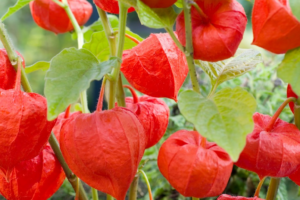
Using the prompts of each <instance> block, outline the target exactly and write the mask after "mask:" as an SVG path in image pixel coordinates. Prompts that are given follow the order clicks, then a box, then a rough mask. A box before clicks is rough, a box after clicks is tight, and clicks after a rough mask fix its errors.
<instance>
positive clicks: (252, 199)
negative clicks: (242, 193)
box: [217, 194, 263, 200]
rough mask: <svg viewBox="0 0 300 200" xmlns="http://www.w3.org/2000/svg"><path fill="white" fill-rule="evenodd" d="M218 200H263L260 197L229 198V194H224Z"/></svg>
mask: <svg viewBox="0 0 300 200" xmlns="http://www.w3.org/2000/svg"><path fill="white" fill-rule="evenodd" d="M217 200H263V199H261V198H258V197H249V198H247V197H238V196H236V197H235V196H229V195H227V194H223V195H221V196H220V197H219V198H218V199H217Z"/></svg>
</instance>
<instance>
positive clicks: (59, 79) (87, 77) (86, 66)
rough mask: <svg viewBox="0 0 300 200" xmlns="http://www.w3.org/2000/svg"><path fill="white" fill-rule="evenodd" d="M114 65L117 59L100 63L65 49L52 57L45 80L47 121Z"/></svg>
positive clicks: (88, 56)
mask: <svg viewBox="0 0 300 200" xmlns="http://www.w3.org/2000/svg"><path fill="white" fill-rule="evenodd" d="M117 62H118V60H117V58H112V59H110V60H109V61H106V62H102V63H100V62H99V61H98V59H97V58H96V57H95V56H94V55H93V54H92V53H91V52H89V51H88V50H85V49H80V50H77V49H75V48H68V49H64V50H63V51H62V52H60V53H59V54H58V55H56V56H55V57H54V58H53V59H52V60H51V64H50V69H49V71H48V72H47V73H46V77H45V80H46V81H45V95H46V97H47V103H48V120H53V119H55V118H56V117H57V116H58V115H59V114H60V113H61V112H63V111H64V110H65V109H66V108H67V107H68V105H70V104H72V103H75V102H76V101H77V100H78V98H79V96H80V93H81V92H83V91H84V90H86V89H88V88H89V85H90V82H91V81H93V80H100V79H102V77H103V76H104V75H105V74H107V73H109V72H110V71H111V70H112V68H113V67H115V66H116V64H117Z"/></svg>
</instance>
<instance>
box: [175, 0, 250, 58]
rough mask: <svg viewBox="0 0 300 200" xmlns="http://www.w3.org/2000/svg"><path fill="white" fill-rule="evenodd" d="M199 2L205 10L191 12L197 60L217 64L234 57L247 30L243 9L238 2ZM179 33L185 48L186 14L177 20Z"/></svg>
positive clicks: (232, 0)
mask: <svg viewBox="0 0 300 200" xmlns="http://www.w3.org/2000/svg"><path fill="white" fill-rule="evenodd" d="M195 3H197V5H198V6H199V7H200V9H202V11H201V12H200V11H198V10H197V9H196V8H195V7H192V9H191V14H192V29H193V30H192V31H193V46H194V58H195V59H199V60H204V61H210V62H216V61H220V60H224V59H227V58H230V57H231V56H233V55H234V54H235V52H236V50H237V48H238V46H239V44H240V42H241V41H242V38H243V34H244V31H245V29H246V24H247V17H246V14H245V11H244V8H243V6H242V5H241V4H240V3H239V2H237V1H236V0H226V1H224V0H213V1H212V0H197V1H195ZM176 31H177V34H178V38H179V40H180V42H181V44H182V45H184V46H185V44H186V40H185V39H186V38H185V23H184V14H183V12H182V13H181V14H180V15H179V16H178V18H177V22H176Z"/></svg>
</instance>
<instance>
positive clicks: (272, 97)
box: [0, 0, 300, 200]
mask: <svg viewBox="0 0 300 200" xmlns="http://www.w3.org/2000/svg"><path fill="white" fill-rule="evenodd" d="M297 1H298V2H297ZM15 2H16V0H0V16H2V15H3V14H4V13H5V12H6V10H7V8H8V7H9V6H12V5H14V3H15ZM90 2H91V3H92V1H90ZM239 2H240V3H241V4H242V5H243V6H244V8H245V11H246V13H247V16H248V19H249V20H248V26H247V30H246V33H245V36H244V39H243V41H242V43H241V48H255V49H258V50H259V51H261V53H262V55H263V58H264V63H263V64H260V65H258V66H257V68H256V69H255V70H254V71H252V72H251V73H249V74H246V75H243V76H242V77H239V78H236V79H233V80H231V81H228V82H226V83H223V84H222V85H221V87H220V89H221V88H224V87H235V86H242V87H244V88H245V89H247V90H248V91H249V92H251V93H252V94H253V96H254V97H255V98H256V100H257V104H258V107H257V111H258V112H261V113H264V114H269V115H272V114H273V113H274V112H275V111H276V109H277V108H278V107H279V106H280V104H281V103H282V102H283V101H284V99H285V96H286V95H285V92H286V85H285V84H284V83H282V81H281V80H279V79H277V77H276V67H277V66H278V64H279V63H280V61H281V60H282V59H283V55H274V54H271V53H268V52H266V51H264V50H262V49H260V48H258V47H255V46H252V45H251V41H252V37H253V36H252V30H251V11H252V5H253V1H252V2H251V1H247V0H239ZM291 5H292V8H293V12H294V13H295V14H296V15H297V16H300V8H299V0H292V1H291ZM97 19H98V15H97V12H96V11H95V10H94V13H93V15H92V17H91V19H90V21H89V22H88V24H91V23H92V22H93V21H95V20H97ZM4 23H5V24H6V27H7V30H8V32H9V33H10V36H11V38H12V40H13V43H14V45H15V46H16V47H17V50H18V51H19V52H21V54H22V55H23V56H24V58H25V61H26V65H27V66H29V65H32V64H34V63H35V62H37V61H50V60H51V58H52V57H53V56H55V55H56V54H58V53H59V52H60V51H61V50H62V49H63V48H67V47H73V46H74V47H76V46H77V41H76V40H73V39H72V37H71V34H70V33H67V34H63V35H55V34H54V33H51V32H48V31H45V30H43V29H41V28H40V27H38V26H37V25H36V24H35V23H34V21H33V20H32V17H31V14H30V10H29V7H28V6H26V7H24V8H23V9H22V10H20V11H18V12H17V13H16V14H14V15H13V16H11V17H9V18H8V19H7V20H5V22H4ZM128 27H129V28H130V29H131V31H133V32H135V33H137V34H139V35H140V36H142V37H144V38H146V37H147V36H148V35H149V34H150V33H154V32H164V30H154V29H149V28H146V27H144V26H142V25H141V24H140V22H139V20H138V18H137V15H136V13H130V14H129V17H128ZM299 37H300V36H299ZM0 46H1V44H0ZM197 70H198V73H199V77H200V79H199V82H200V84H201V89H202V91H203V93H208V91H209V89H210V88H209V87H210V80H209V78H208V76H207V75H205V73H204V72H203V71H202V70H201V69H200V68H198V69H197ZM44 75H45V72H43V71H38V72H34V73H32V74H29V79H30V82H31V84H32V86H33V90H34V91H35V92H38V93H40V94H43V88H44ZM187 80H188V79H187ZM100 85H101V83H100V82H94V83H93V84H92V85H91V88H90V89H89V91H88V97H89V107H90V109H91V110H94V109H95V105H96V102H97V98H98V94H99V88H100ZM184 87H185V88H190V87H191V86H190V84H189V82H188V81H187V82H186V83H185V85H184ZM58 89H59V88H58ZM165 101H166V102H167V103H168V105H169V106H170V110H171V117H170V121H169V126H168V130H167V132H166V134H165V136H164V138H163V139H162V140H161V141H160V143H159V144H157V145H156V146H154V147H152V148H150V149H148V150H147V151H146V153H145V156H144V159H143V160H147V159H148V162H147V163H146V165H145V166H144V171H145V172H146V173H147V175H148V178H149V180H150V183H151V186H152V191H153V194H154V199H157V200H158V199H184V197H183V196H181V195H179V194H178V193H177V192H176V191H175V190H174V189H173V188H172V187H171V186H170V185H169V184H168V182H167V181H166V180H165V179H164V178H163V176H162V175H161V174H160V172H159V170H158V168H157V164H156V158H157V154H158V150H159V147H160V145H161V144H162V143H163V141H164V140H165V139H167V138H168V137H169V136H170V134H172V133H174V132H176V131H177V130H180V129H187V128H189V129H191V128H192V126H191V124H189V123H188V122H187V121H186V120H185V119H184V118H183V116H182V115H181V114H180V112H179V109H178V106H177V105H176V104H175V102H174V101H171V100H167V99H165ZM280 117H281V118H282V119H283V120H285V121H288V122H293V115H292V113H291V112H290V110H289V108H288V107H287V108H285V109H284V111H283V113H282V114H281V116H280ZM140 180H141V181H140V185H139V190H138V196H139V199H148V195H147V189H146V185H145V183H144V182H143V179H142V178H141V179H140ZM258 182H259V179H258V176H257V175H256V174H254V173H251V172H248V171H246V170H243V169H239V168H237V167H234V169H233V172H232V176H231V179H230V181H229V183H228V186H227V188H226V190H225V193H228V194H234V195H243V196H253V194H254V191H255V188H256V186H257V184H258ZM268 182H269V179H267V180H266V181H265V184H264V186H263V188H262V191H261V197H262V198H264V197H265V194H266V190H267V185H268ZM86 189H87V191H88V192H89V188H88V187H86ZM99 196H100V198H101V199H104V198H105V195H104V194H99ZM51 199H55V200H68V199H74V191H73V190H72V188H71V186H70V184H69V183H68V182H67V181H65V183H64V184H63V186H62V187H61V189H60V190H59V191H58V192H57V193H56V194H55V195H54V196H53V197H52V198H51ZM208 199H209V200H214V199H216V198H208ZM277 199H278V200H297V199H300V198H298V186H297V185H295V184H294V183H293V182H292V181H290V180H289V179H288V178H284V179H282V181H281V184H280V189H279V195H278V198H277Z"/></svg>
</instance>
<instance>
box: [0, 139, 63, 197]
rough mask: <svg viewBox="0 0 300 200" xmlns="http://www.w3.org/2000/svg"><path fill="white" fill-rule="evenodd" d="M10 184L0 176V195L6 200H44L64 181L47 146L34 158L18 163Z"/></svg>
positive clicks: (52, 153)
mask: <svg viewBox="0 0 300 200" xmlns="http://www.w3.org/2000/svg"><path fill="white" fill-rule="evenodd" d="M10 180H11V181H10V182H7V180H6V177H4V176H2V175H0V193H1V194H2V195H3V196H4V197H5V198H6V199H7V200H46V199H48V198H50V197H51V196H52V195H53V194H54V193H55V192H56V191H57V190H58V189H59V188H60V186H61V185H62V183H63V182H64V180H65V173H64V171H63V169H62V167H61V165H60V163H59V161H58V160H57V158H56V157H55V155H54V152H53V150H52V149H51V147H50V146H49V145H46V146H45V147H44V148H43V150H42V152H41V153H40V154H39V155H38V156H36V157H35V158H33V159H31V160H27V161H23V162H20V163H19V164H18V165H17V166H16V167H15V168H14V169H13V171H12V173H11V177H10Z"/></svg>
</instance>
